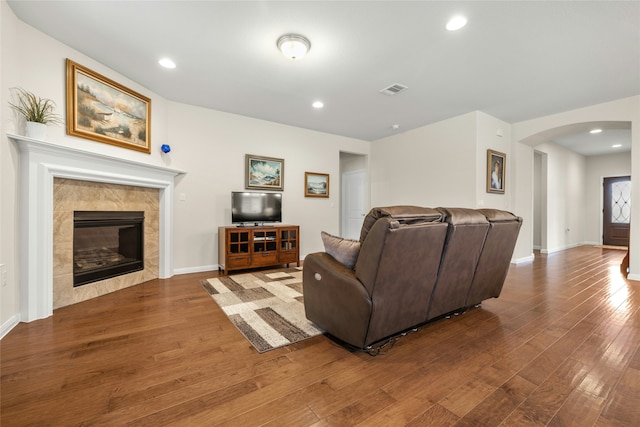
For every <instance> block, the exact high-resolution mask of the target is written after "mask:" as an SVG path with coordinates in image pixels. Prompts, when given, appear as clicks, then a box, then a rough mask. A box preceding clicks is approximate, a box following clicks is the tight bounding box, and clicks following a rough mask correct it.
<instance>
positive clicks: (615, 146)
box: [611, 144, 622, 148]
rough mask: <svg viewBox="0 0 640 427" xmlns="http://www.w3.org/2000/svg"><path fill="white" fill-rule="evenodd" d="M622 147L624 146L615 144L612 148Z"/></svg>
mask: <svg viewBox="0 0 640 427" xmlns="http://www.w3.org/2000/svg"><path fill="white" fill-rule="evenodd" d="M620 147H622V144H613V145H612V146H611V148H620Z"/></svg>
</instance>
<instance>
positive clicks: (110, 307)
mask: <svg viewBox="0 0 640 427" xmlns="http://www.w3.org/2000/svg"><path fill="white" fill-rule="evenodd" d="M624 255H625V252H623V251H617V250H611V249H603V248H593V247H587V246H583V247H579V248H574V249H570V250H567V251H563V252H559V253H555V254H553V255H549V256H545V255H539V254H536V260H535V261H534V262H533V263H529V264H525V265H519V266H515V265H512V266H511V269H510V272H509V276H508V278H507V282H506V284H505V288H504V290H503V293H502V295H501V297H500V298H499V299H492V300H489V301H485V302H484V303H483V304H482V306H481V307H480V308H474V309H471V310H469V311H467V312H466V313H464V314H461V315H459V316H454V317H452V318H451V319H442V320H439V321H436V322H434V323H431V324H429V325H427V326H424V327H422V328H421V329H420V330H419V331H418V332H417V333H413V334H409V335H407V336H406V337H404V338H402V339H401V340H400V341H398V342H397V344H396V345H395V347H393V348H392V349H391V350H389V351H388V352H387V353H386V354H383V355H380V356H377V357H371V356H369V355H367V354H365V353H351V352H349V351H346V350H345V349H343V348H341V347H339V346H337V345H336V344H334V343H333V342H332V341H331V340H329V339H327V338H326V337H325V336H319V337H315V338H312V339H310V340H307V341H304V342H302V343H298V344H296V345H292V346H288V347H284V348H280V349H276V350H273V351H270V352H267V353H263V354H259V353H257V352H256V351H255V350H254V349H253V347H251V345H250V344H249V343H248V342H247V341H246V340H245V339H244V338H243V337H242V335H240V333H239V332H238V331H237V330H236V329H235V328H234V327H233V326H232V325H231V323H230V322H229V321H228V320H227V318H226V317H225V315H224V314H223V313H222V311H221V310H220V309H219V308H218V306H217V305H216V304H215V302H214V301H213V300H212V299H211V298H210V297H209V295H208V294H207V293H206V292H205V291H204V289H203V288H202V287H201V286H200V284H199V282H200V280H201V279H204V278H209V277H213V276H216V275H217V272H208V273H199V274H190V275H182V276H176V277H174V278H172V279H169V280H153V281H151V282H147V283H144V284H142V285H138V286H135V287H132V288H129V289H125V290H122V291H118V292H115V293H112V294H109V295H106V296H102V297H99V298H95V299H93V300H89V301H85V302H82V303H79V304H76V305H73V306H69V307H65V308H62V309H58V310H56V311H55V312H54V315H53V316H52V317H50V318H48V319H44V320H39V321H35V322H32V323H28V324H20V325H18V326H17V327H16V328H15V329H14V330H12V331H11V332H10V333H9V334H8V335H7V336H6V337H5V338H4V339H3V340H2V341H1V343H0V345H1V363H2V365H1V381H2V382H1V395H0V396H1V410H2V413H1V419H0V421H1V425H2V426H3V427H9V426H28V425H34V426H35V425H37V426H43V425H51V426H72V425H82V426H90V425H118V426H120V425H134V426H135V425H145V426H146V425H149V426H160V425H184V426H209V425H216V426H253V425H265V426H325V425H326V426H338V425H340V426H343V425H363V426H365V425H366V426H368V425H390V426H395V425H407V426H453V425H455V426H474V427H477V426H545V425H548V426H580V427H583V426H638V425H640V404H639V403H640V350H639V348H640V312H639V310H638V309H639V308H640V283H639V282H633V281H627V280H626V279H625V278H624V277H623V276H622V275H621V272H620V262H621V261H622V258H623V257H624Z"/></svg>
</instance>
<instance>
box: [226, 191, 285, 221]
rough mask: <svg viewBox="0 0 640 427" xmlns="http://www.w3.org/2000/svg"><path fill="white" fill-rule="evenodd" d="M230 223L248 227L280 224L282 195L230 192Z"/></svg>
mask: <svg viewBox="0 0 640 427" xmlns="http://www.w3.org/2000/svg"><path fill="white" fill-rule="evenodd" d="M231 222H232V223H234V224H248V225H250V224H255V225H257V224H264V223H265V222H282V194H281V193H258V192H248V191H233V192H231Z"/></svg>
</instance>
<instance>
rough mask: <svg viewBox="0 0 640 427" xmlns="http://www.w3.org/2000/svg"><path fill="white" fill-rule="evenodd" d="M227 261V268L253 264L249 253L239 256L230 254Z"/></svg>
mask: <svg viewBox="0 0 640 427" xmlns="http://www.w3.org/2000/svg"><path fill="white" fill-rule="evenodd" d="M226 261H227V265H226V266H225V267H226V268H227V270H229V269H237V268H243V267H250V266H251V257H250V256H248V255H245V256H239V257H234V256H228V257H227V260H226Z"/></svg>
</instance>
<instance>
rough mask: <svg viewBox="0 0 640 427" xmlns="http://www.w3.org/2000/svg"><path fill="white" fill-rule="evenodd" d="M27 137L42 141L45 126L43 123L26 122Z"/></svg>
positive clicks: (45, 130) (45, 131) (45, 129)
mask: <svg viewBox="0 0 640 427" xmlns="http://www.w3.org/2000/svg"><path fill="white" fill-rule="evenodd" d="M26 133H27V135H26V136H27V137H29V138H33V139H39V140H42V141H44V138H45V135H46V133H47V125H45V124H44V123H37V122H27V132H26Z"/></svg>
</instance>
